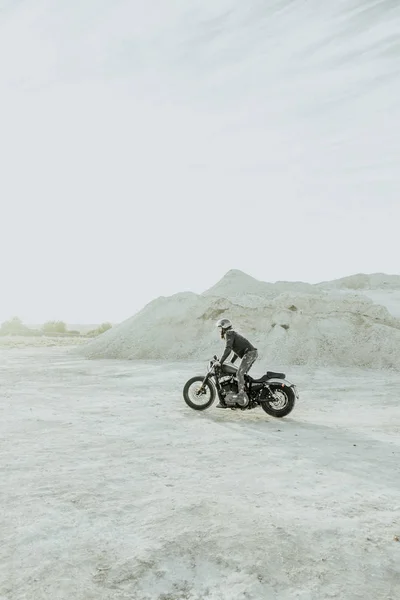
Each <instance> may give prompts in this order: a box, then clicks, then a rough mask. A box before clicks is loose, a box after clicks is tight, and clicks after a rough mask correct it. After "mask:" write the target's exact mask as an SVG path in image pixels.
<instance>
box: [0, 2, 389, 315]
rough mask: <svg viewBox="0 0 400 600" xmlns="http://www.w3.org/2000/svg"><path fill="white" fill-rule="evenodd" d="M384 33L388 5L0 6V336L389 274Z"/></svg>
mask: <svg viewBox="0 0 400 600" xmlns="http://www.w3.org/2000/svg"><path fill="white" fill-rule="evenodd" d="M369 4H371V5H374V8H372V9H370V8H368V5H369ZM360 7H363V8H360ZM399 27H400V5H399V2H398V0H384V1H382V2H377V1H376V0H374V2H371V3H369V2H368V1H367V0H363V1H362V2H361V0H342V1H341V2H321V0H309V1H308V2H307V3H306V2H293V1H289V0H264V1H260V0H247V1H246V2H244V1H243V0H191V1H190V2H189V1H188V0H173V1H172V0H171V1H170V2H166V1H165V0H148V2H144V1H143V0H79V1H78V0H75V1H72V0H58V2H54V1H51V0H18V1H17V0H0V165H1V172H0V204H1V213H0V216H1V218H0V226H1V234H0V267H1V268H0V271H1V279H0V286H1V287H0V320H4V319H6V318H9V317H10V316H12V315H19V316H21V317H22V318H23V319H24V320H26V321H27V322H41V321H43V320H45V319H51V318H59V319H64V320H67V321H69V322H75V323H76V322H98V321H104V320H111V321H119V320H122V319H125V318H126V317H129V316H130V315H132V314H133V313H135V312H136V311H137V310H138V309H140V308H141V307H142V306H143V305H144V304H145V303H147V302H148V301H150V300H151V299H153V298H154V297H156V296H159V295H170V294H172V293H175V292H178V291H183V290H192V291H195V292H201V291H203V290H204V289H206V288H208V287H210V286H211V285H213V284H214V283H215V282H216V281H217V280H218V279H219V278H220V277H222V276H223V275H224V274H225V273H226V272H227V271H228V270H229V269H232V268H235V269H241V270H243V271H245V272H246V273H248V274H250V275H253V276H254V277H257V278H259V279H262V280H266V281H276V280H304V281H310V282H316V281H320V280H327V279H333V278H337V277H341V276H344V275H349V274H352V273H356V272H376V271H382V272H388V273H400V234H399V223H400V185H399V173H400V162H399V160H400V75H399V70H400V67H399V65H400V60H399V59H400V51H399V47H398V32H399Z"/></svg>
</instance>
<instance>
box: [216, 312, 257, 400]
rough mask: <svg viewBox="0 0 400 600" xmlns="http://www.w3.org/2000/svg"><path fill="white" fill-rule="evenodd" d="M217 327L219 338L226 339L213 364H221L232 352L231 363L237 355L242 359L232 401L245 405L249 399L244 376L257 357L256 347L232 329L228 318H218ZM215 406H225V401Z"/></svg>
mask: <svg viewBox="0 0 400 600" xmlns="http://www.w3.org/2000/svg"><path fill="white" fill-rule="evenodd" d="M217 327H218V328H219V329H220V332H221V338H222V339H225V340H226V346H225V351H224V353H223V355H222V356H221V358H220V360H219V361H217V362H216V363H215V366H221V365H222V364H223V362H224V361H225V360H226V359H227V358H228V356H229V355H230V354H231V352H233V354H234V357H233V358H232V363H233V362H235V360H236V359H237V358H238V357H239V358H241V359H242V361H241V363H240V365H239V368H238V371H237V375H236V376H237V380H238V393H237V394H235V395H234V396H233V397H232V402H234V403H237V404H239V405H240V406H246V405H247V404H248V402H249V399H248V397H247V395H246V393H245V391H244V376H245V374H246V373H248V372H249V371H250V369H251V367H252V366H253V363H254V361H255V360H256V359H257V357H258V352H257V348H255V347H254V346H253V345H252V344H251V343H250V342H249V341H248V340H247V339H246V338H244V337H243V336H242V335H240V334H239V333H237V332H236V331H234V330H233V329H232V323H231V322H230V320H229V319H220V320H219V321H218V322H217ZM217 408H227V405H226V404H225V402H222V401H220V403H219V404H218V405H217Z"/></svg>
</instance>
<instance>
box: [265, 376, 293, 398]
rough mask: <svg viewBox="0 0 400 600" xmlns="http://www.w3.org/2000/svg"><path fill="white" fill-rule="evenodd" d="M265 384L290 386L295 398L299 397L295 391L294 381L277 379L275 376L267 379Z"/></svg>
mask: <svg viewBox="0 0 400 600" xmlns="http://www.w3.org/2000/svg"><path fill="white" fill-rule="evenodd" d="M264 383H265V385H266V386H267V387H268V386H269V385H270V384H271V383H272V384H274V385H279V386H280V387H285V386H286V387H291V388H293V391H294V393H295V396H296V398H297V399H298V398H299V393H298V391H297V387H296V385H295V384H294V383H292V382H291V381H288V379H277V378H272V379H268V381H265V382H264Z"/></svg>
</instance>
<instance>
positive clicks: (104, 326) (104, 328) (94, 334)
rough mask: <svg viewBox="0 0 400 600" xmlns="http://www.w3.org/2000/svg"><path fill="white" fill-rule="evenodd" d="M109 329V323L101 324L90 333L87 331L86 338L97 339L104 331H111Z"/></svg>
mask: <svg viewBox="0 0 400 600" xmlns="http://www.w3.org/2000/svg"><path fill="white" fill-rule="evenodd" d="M111 327H112V325H111V323H102V324H101V325H100V327H97V329H92V330H91V331H88V333H87V336H88V337H97V336H98V335H101V334H102V333H105V332H106V331H108V330H109V329H111Z"/></svg>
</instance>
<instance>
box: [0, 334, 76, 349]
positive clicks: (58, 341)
mask: <svg viewBox="0 0 400 600" xmlns="http://www.w3.org/2000/svg"><path fill="white" fill-rule="evenodd" d="M87 343H88V338H84V337H82V338H79V337H48V336H32V335H28V336H25V335H5V336H0V348H52V347H64V346H81V345H84V344H87Z"/></svg>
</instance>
